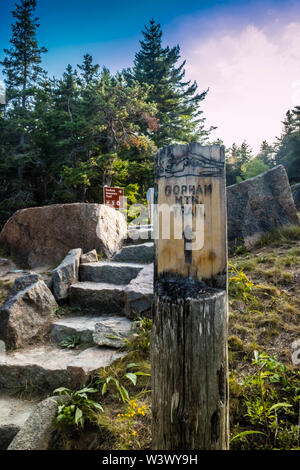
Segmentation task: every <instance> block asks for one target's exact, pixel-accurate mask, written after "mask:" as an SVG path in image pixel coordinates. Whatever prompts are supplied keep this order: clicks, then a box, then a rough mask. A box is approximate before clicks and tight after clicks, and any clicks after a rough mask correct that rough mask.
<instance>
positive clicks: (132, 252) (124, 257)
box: [113, 242, 154, 264]
mask: <svg viewBox="0 0 300 470" xmlns="http://www.w3.org/2000/svg"><path fill="white" fill-rule="evenodd" d="M113 261H118V262H122V263H140V264H148V263H152V262H153V261H154V243H152V242H149V243H143V244H140V245H128V246H124V247H123V248H122V249H121V250H119V251H117V253H116V254H115V255H114V256H113Z"/></svg>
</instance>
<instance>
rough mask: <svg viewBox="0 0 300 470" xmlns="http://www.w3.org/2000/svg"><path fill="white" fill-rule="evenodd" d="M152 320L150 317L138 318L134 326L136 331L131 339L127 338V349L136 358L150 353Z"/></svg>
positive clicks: (144, 356)
mask: <svg viewBox="0 0 300 470" xmlns="http://www.w3.org/2000/svg"><path fill="white" fill-rule="evenodd" d="M152 324H153V322H152V320H151V319H149V318H145V317H141V318H138V319H137V320H136V321H135V322H134V324H133V328H135V329H136V331H135V332H134V333H133V334H132V335H131V337H130V338H129V339H126V349H127V351H128V352H130V353H131V355H132V356H134V357H136V358H147V357H148V356H149V354H150V336H151V330H152Z"/></svg>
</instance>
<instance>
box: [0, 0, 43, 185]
mask: <svg viewBox="0 0 300 470" xmlns="http://www.w3.org/2000/svg"><path fill="white" fill-rule="evenodd" d="M35 8H36V0H21V1H20V3H19V4H16V9H15V11H13V12H12V14H13V17H14V18H15V19H16V21H15V24H13V25H12V38H11V39H10V43H11V44H12V47H11V48H10V49H4V52H5V54H6V56H5V58H4V60H3V61H2V62H0V64H1V65H2V66H3V73H4V75H5V76H6V79H5V84H6V92H7V96H6V101H7V106H6V113H8V114H9V117H10V118H11V120H13V121H14V122H15V129H18V131H17V132H16V133H15V135H14V139H11V140H12V142H11V144H12V148H13V154H14V159H15V161H16V162H17V164H18V175H19V179H20V180H22V177H23V170H24V165H25V163H26V161H28V160H30V138H29V135H30V128H31V126H32V125H34V124H33V123H32V122H31V119H30V117H31V110H32V104H33V100H34V97H35V95H36V94H37V92H38V87H39V84H40V83H41V80H42V79H43V78H44V77H45V72H44V71H43V69H42V68H41V66H40V63H41V55H42V53H44V52H46V49H45V48H44V47H41V48H40V47H39V46H38V44H37V39H36V29H37V28H38V27H39V24H38V18H36V17H35V16H34V11H35Z"/></svg>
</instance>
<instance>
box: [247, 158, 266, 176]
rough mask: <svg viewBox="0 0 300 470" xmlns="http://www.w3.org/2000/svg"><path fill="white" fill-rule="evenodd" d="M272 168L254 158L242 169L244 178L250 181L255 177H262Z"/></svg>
mask: <svg viewBox="0 0 300 470" xmlns="http://www.w3.org/2000/svg"><path fill="white" fill-rule="evenodd" d="M269 169H270V168H269V166H268V165H266V164H265V163H264V162H263V161H262V160H260V159H258V158H254V159H253V160H251V161H250V162H249V163H247V164H246V165H245V166H244V167H243V168H242V178H243V179H245V180H246V179H248V178H253V177H254V176H257V175H260V174H261V173H263V172H264V171H268V170H269Z"/></svg>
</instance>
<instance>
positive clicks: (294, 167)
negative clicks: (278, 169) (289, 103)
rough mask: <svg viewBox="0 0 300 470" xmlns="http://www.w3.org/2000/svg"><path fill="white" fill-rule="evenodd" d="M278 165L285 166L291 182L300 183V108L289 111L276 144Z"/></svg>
mask: <svg viewBox="0 0 300 470" xmlns="http://www.w3.org/2000/svg"><path fill="white" fill-rule="evenodd" d="M276 150H277V153H276V156H275V161H276V164H277V165H279V164H282V165H284V167H285V169H286V171H287V174H288V177H289V179H290V182H295V183H297V182H299V181H300V106H295V108H293V109H292V110H289V111H287V113H286V118H285V120H284V121H283V132H282V134H281V136H280V137H279V138H277V143H276Z"/></svg>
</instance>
